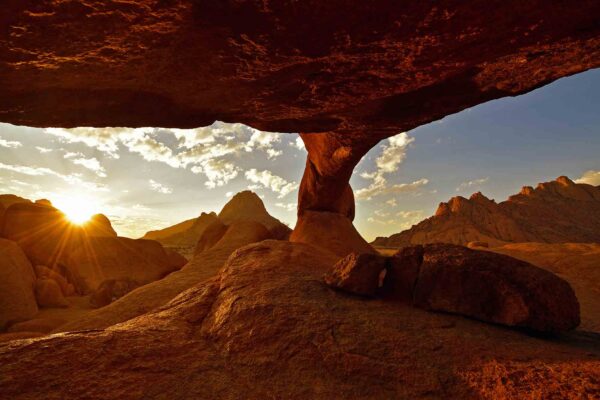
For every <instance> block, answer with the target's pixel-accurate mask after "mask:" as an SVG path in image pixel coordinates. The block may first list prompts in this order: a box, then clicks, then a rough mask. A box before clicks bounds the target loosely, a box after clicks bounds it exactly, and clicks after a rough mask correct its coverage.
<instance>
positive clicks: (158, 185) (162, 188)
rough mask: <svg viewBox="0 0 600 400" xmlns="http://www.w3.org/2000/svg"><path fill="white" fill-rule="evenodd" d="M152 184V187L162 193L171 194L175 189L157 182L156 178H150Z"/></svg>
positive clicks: (149, 181)
mask: <svg viewBox="0 0 600 400" xmlns="http://www.w3.org/2000/svg"><path fill="white" fill-rule="evenodd" d="M148 183H149V184H150V189H152V190H154V191H155V192H157V193H162V194H171V193H173V189H171V188H170V187H168V186H165V185H163V184H162V183H159V182H156V181H155V180H154V179H150V180H148Z"/></svg>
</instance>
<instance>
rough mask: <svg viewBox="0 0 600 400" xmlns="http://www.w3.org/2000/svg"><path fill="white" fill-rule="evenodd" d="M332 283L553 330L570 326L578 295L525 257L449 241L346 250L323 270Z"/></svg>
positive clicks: (575, 319) (428, 307)
mask: <svg viewBox="0 0 600 400" xmlns="http://www.w3.org/2000/svg"><path fill="white" fill-rule="evenodd" d="M324 280H325V283H327V284H328V285H329V286H331V287H333V288H335V289H341V290H343V291H346V292H350V293H353V294H357V295H361V296H371V297H374V296H376V295H377V294H379V295H380V296H383V297H385V298H388V299H404V300H407V301H408V302H409V304H412V305H414V306H416V307H420V308H423V309H426V310H433V311H442V312H449V313H455V314H461V315H466V316H468V317H472V318H476V319H479V320H481V321H485V322H492V323H496V324H502V325H508V326H514V327H521V328H527V329H531V330H534V331H538V332H545V333H556V332H563V331H568V330H571V329H575V328H576V327H577V326H578V325H579V322H580V318H579V303H578V301H577V298H576V297H575V293H574V292H573V289H572V288H571V286H570V285H569V283H567V282H566V281H565V280H563V279H561V278H559V277H558V276H556V275H554V274H553V273H551V272H548V271H546V270H544V269H541V268H538V267H535V266H533V265H531V264H529V263H526V262H524V261H521V260H517V259H515V258H512V257H507V256H504V255H500V254H494V253H491V252H487V251H475V250H471V249H468V248H466V247H463V246H456V245H451V244H430V245H425V246H420V245H419V246H414V247H406V248H404V249H402V250H401V251H400V252H398V253H397V254H395V255H394V256H392V257H391V258H388V259H386V258H385V257H383V256H380V255H373V254H361V255H358V254H356V253H353V254H350V255H349V256H347V257H345V258H343V259H341V260H340V261H338V262H337V263H336V264H335V265H334V266H333V267H332V269H331V271H330V272H329V273H328V274H327V275H325V278H324Z"/></svg>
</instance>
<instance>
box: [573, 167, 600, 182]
mask: <svg viewBox="0 0 600 400" xmlns="http://www.w3.org/2000/svg"><path fill="white" fill-rule="evenodd" d="M575 182H577V183H587V184H588V185H594V186H600V171H593V170H589V171H585V172H584V173H583V175H581V178H579V179H575Z"/></svg>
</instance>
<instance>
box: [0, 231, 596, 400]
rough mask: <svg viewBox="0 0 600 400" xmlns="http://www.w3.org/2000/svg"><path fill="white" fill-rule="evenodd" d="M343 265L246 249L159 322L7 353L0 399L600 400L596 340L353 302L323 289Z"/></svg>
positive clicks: (14, 346)
mask: <svg viewBox="0 0 600 400" xmlns="http://www.w3.org/2000/svg"><path fill="white" fill-rule="evenodd" d="M335 261H336V258H335V257H334V256H332V255H330V253H327V252H323V251H320V250H318V249H316V248H314V247H312V246H308V245H304V244H298V243H289V242H283V241H265V242H262V243H259V244H254V245H251V246H248V247H245V248H242V249H239V250H238V251H236V252H235V253H234V254H233V255H232V257H231V258H230V259H229V261H228V262H227V264H226V265H225V267H224V269H223V270H221V272H220V273H219V274H218V275H217V276H216V277H215V278H214V279H210V280H207V281H204V282H203V283H201V284H198V285H196V286H195V287H193V288H191V289H190V290H188V291H186V292H184V293H182V294H181V295H180V296H178V297H177V298H175V299H174V300H173V301H172V302H171V303H169V304H168V305H166V306H164V307H162V308H161V309H159V310H156V311H154V312H152V313H149V314H146V315H143V316H140V317H139V318H136V319H133V320H131V321H129V322H126V323H123V324H119V325H116V326H113V327H111V328H108V329H106V330H95V331H87V332H72V333H69V334H62V335H55V336H49V337H46V338H41V339H32V340H30V339H27V340H21V341H13V342H9V343H8V344H7V343H4V344H0V388H1V389H2V393H3V395H5V396H8V397H10V398H14V399H26V398H31V397H34V396H36V394H39V393H43V394H44V398H46V399H63V398H66V397H69V398H72V397H88V398H99V399H115V398H119V399H136V398H146V399H155V398H167V397H168V398H195V399H230V398H245V399H264V398H285V399H295V398H298V399H300V398H302V399H306V398H314V399H332V398H360V399H385V398H461V399H465V398H466V399H480V398H490V399H491V398H505V399H510V398H529V397H536V396H538V395H539V394H540V393H543V395H544V396H545V397H548V398H553V397H555V398H568V397H569V396H570V395H572V394H573V393H577V394H578V395H580V396H581V397H584V398H585V397H594V393H595V392H596V391H597V388H598V386H597V382H598V380H599V379H600V352H599V350H598V347H597V345H596V342H595V341H594V339H593V337H590V336H586V335H584V334H579V333H572V334H570V335H566V336H564V337H562V338H561V339H560V340H554V341H549V340H547V339H540V338H535V337H529V336H526V335H524V334H523V333H521V332H515V331H512V330H507V329H504V328H500V327H496V326H492V325H486V324H482V323H480V322H477V321H472V320H468V319H465V318H463V317H458V316H452V315H442V314H433V313H429V312H426V311H423V310H419V309H416V308H413V307H411V306H408V305H403V304H402V303H400V302H390V301H383V300H364V299H362V298H359V297H356V296H349V295H347V294H343V293H339V292H337V291H334V290H332V289H330V288H328V287H327V286H325V284H324V283H323V282H322V280H321V278H322V276H323V274H324V273H325V272H326V271H328V270H329V268H330V267H331V265H333V263H335ZM50 349H51V351H49V350H50ZM74 349H76V351H74ZM56 371H60V374H57V373H56ZM100 377H102V378H100ZM104 377H110V378H106V379H104ZM32 381H34V382H35V385H32V384H31V382H32ZM99 382H101V383H102V384H98V383H99Z"/></svg>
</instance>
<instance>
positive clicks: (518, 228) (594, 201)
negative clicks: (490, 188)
mask: <svg viewBox="0 0 600 400" xmlns="http://www.w3.org/2000/svg"><path fill="white" fill-rule="evenodd" d="M599 226H600V187H596V186H592V185H588V184H584V183H575V182H573V181H572V180H570V179H569V178H567V177H565V176H561V177H559V178H557V179H556V180H554V181H552V182H544V183H540V184H538V185H537V187H536V188H535V189H534V188H532V187H531V186H525V187H523V189H521V192H520V193H518V194H516V195H513V196H510V197H509V198H508V200H506V201H503V202H500V203H496V202H495V201H493V200H490V199H488V198H487V197H485V196H484V195H483V194H481V193H479V192H478V193H475V194H473V195H472V196H471V197H470V198H469V199H466V198H464V197H461V196H458V197H453V198H452V199H450V201H448V202H447V203H440V205H439V207H438V209H437V211H436V213H435V215H434V216H433V217H431V218H428V219H426V220H424V221H422V222H420V223H419V224H417V225H415V226H413V227H412V228H410V229H408V230H406V231H403V232H400V233H397V234H394V235H392V236H390V237H389V238H384V237H379V238H377V239H375V241H374V242H373V244H374V245H377V246H386V247H404V246H410V245H413V244H425V243H435V242H439V243H454V244H462V245H467V244H469V243H470V242H483V243H488V244H489V245H492V246H496V245H502V244H505V243H511V242H540V243H569V242H581V243H592V242H600V230H599V229H598V227H599Z"/></svg>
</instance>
